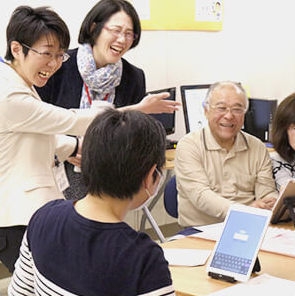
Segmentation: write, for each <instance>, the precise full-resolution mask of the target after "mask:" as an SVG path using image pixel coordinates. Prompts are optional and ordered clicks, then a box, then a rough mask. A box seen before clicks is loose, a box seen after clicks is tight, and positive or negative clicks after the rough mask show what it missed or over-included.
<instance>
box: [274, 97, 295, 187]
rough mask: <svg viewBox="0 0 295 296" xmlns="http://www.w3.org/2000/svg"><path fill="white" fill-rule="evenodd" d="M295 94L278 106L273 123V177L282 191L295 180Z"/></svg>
mask: <svg viewBox="0 0 295 296" xmlns="http://www.w3.org/2000/svg"><path fill="white" fill-rule="evenodd" d="M294 114H295V93H292V94H290V95H289V96H287V97H286V98H285V99H284V100H283V101H282V102H281V103H280V104H279V106H278V108H277V110H276V112H275V116H274V119H273V122H272V143H273V146H274V149H275V151H273V152H271V153H270V156H271V159H272V164H273V175H274V178H275V181H276V186H277V189H278V190H280V188H281V187H282V186H284V185H285V184H286V183H287V182H288V181H289V180H290V179H294V178H295V116H294Z"/></svg>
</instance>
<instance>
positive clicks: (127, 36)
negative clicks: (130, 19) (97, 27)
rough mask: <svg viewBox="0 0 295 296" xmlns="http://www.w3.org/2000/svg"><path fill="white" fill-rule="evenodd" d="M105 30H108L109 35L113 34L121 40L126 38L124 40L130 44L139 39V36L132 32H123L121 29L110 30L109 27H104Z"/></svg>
mask: <svg viewBox="0 0 295 296" xmlns="http://www.w3.org/2000/svg"><path fill="white" fill-rule="evenodd" d="M104 29H106V30H107V31H108V32H109V33H111V34H112V35H113V36H114V37H116V38H120V37H121V36H124V38H125V39H126V40H127V41H128V42H133V41H134V40H135V39H137V37H138V35H137V34H135V33H133V32H132V31H127V32H123V31H122V30H121V29H119V28H109V27H107V26H104Z"/></svg>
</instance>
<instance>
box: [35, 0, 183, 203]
mask: <svg viewBox="0 0 295 296" xmlns="http://www.w3.org/2000/svg"><path fill="white" fill-rule="evenodd" d="M140 37H141V26H140V20H139V17H138V14H137V12H136V10H135V9H134V7H133V6H132V5H131V3H130V2H128V1H125V0H101V1H99V2H98V3H97V4H95V5H94V6H93V8H92V9H91V10H90V11H89V12H88V13H87V15H86V17H85V18H84V20H83V22H82V25H81V28H80V33H79V38H78V42H79V47H78V48H75V49H72V50H69V51H68V54H69V55H70V57H71V58H70V59H69V61H68V62H67V63H64V64H63V66H62V67H61V69H60V70H59V71H58V72H57V73H56V74H55V75H54V76H53V77H52V78H51V79H50V80H49V81H48V83H47V85H46V86H45V87H43V88H40V89H37V91H38V92H39V94H40V96H41V97H42V99H43V100H44V101H46V102H50V103H53V104H55V105H58V106H62V107H65V108H89V107H90V106H91V105H94V103H97V102H104V101H108V102H109V103H110V104H113V105H114V106H115V107H122V106H130V105H134V104H137V103H139V102H140V101H141V100H142V99H143V101H144V102H145V105H144V108H141V109H140V111H143V112H144V113H162V112H164V113H171V112H173V111H175V110H176V109H177V106H178V105H179V103H178V102H175V101H167V100H164V98H167V97H168V96H169V94H168V93H166V92H164V93H160V94H157V95H148V96H146V97H144V96H145V94H146V85H145V75H144V72H143V71H142V70H141V69H139V68H137V67H135V66H134V65H132V64H130V63H129V62H128V61H127V60H126V59H124V58H123V55H124V54H125V53H126V52H127V51H128V50H130V49H132V48H134V47H136V46H137V45H138V44H139V41H140ZM92 102H94V103H93V104H92ZM80 160H81V156H80V155H79V154H78V155H77V157H76V158H71V159H69V162H66V163H65V168H66V171H67V176H68V179H69V183H70V187H69V188H68V189H66V190H65V191H64V194H65V197H66V198H71V199H79V198H82V197H84V196H85V194H86V187H85V185H84V183H83V180H82V178H81V176H80V173H77V172H75V171H74V166H73V165H77V166H79V165H80Z"/></svg>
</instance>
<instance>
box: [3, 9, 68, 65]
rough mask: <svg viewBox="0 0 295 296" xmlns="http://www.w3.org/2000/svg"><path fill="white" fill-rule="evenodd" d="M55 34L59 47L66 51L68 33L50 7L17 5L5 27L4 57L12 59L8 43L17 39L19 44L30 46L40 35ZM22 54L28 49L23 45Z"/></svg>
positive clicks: (64, 24)
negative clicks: (5, 44) (5, 46)
mask: <svg viewBox="0 0 295 296" xmlns="http://www.w3.org/2000/svg"><path fill="white" fill-rule="evenodd" d="M46 35H47V36H50V35H54V36H56V38H57V40H58V41H59V45H60V48H61V49H63V50H64V51H67V50H68V48H69V44H70V33H69V29H68V27H67V25H66V23H65V22H64V21H63V20H62V18H61V17H60V16H59V15H58V14H57V13H56V12H54V11H53V10H52V9H51V8H49V7H46V6H42V7H37V8H32V7H30V6H19V7H17V8H16V9H15V10H14V12H13V13H12V15H11V18H10V20H9V23H8V26H7V28H6V42H7V48H6V54H5V59H6V60H8V61H13V59H14V57H13V55H12V52H11V49H10V44H11V42H12V41H18V42H19V43H21V44H26V45H28V46H32V45H33V44H34V43H35V42H37V41H38V40H39V39H40V38H41V37H42V36H46ZM23 51H24V54H25V55H27V53H28V49H27V48H25V47H23Z"/></svg>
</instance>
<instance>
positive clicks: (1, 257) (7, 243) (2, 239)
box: [0, 225, 27, 273]
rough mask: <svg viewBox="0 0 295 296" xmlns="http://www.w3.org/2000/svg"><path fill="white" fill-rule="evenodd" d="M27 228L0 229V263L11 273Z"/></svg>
mask: <svg viewBox="0 0 295 296" xmlns="http://www.w3.org/2000/svg"><path fill="white" fill-rule="evenodd" d="M26 228H27V226H24V225H18V226H10V227H0V261H1V262H2V263H3V264H4V265H5V266H6V267H7V268H8V270H9V272H11V273H13V271H14V264H15V262H16V260H17V258H18V256H19V249H20V246H21V242H22V239H23V236H24V233H25V231H26Z"/></svg>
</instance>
